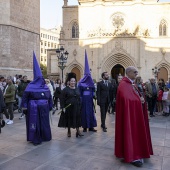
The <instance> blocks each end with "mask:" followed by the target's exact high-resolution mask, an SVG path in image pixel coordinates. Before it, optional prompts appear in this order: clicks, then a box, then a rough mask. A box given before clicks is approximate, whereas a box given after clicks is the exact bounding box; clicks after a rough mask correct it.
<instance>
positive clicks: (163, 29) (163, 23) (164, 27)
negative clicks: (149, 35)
mask: <svg viewBox="0 0 170 170" xmlns="http://www.w3.org/2000/svg"><path fill="white" fill-rule="evenodd" d="M166 35H167V23H166V21H165V20H161V22H160V24H159V36H166Z"/></svg>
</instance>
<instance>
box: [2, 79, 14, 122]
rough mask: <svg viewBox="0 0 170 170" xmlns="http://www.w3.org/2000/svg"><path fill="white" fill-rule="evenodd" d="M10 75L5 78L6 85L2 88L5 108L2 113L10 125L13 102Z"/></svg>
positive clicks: (12, 116) (12, 115) (12, 86)
mask: <svg viewBox="0 0 170 170" xmlns="http://www.w3.org/2000/svg"><path fill="white" fill-rule="evenodd" d="M12 80H13V79H12V77H8V78H7V86H6V87H5V90H4V98H5V104H6V107H5V110H4V114H5V116H6V120H5V122H6V124H7V125H10V124H13V118H14V114H13V103H14V102H15V86H14V84H13V82H12Z"/></svg>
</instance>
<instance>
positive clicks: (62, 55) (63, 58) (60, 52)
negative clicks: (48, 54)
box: [56, 46, 69, 83]
mask: <svg viewBox="0 0 170 170" xmlns="http://www.w3.org/2000/svg"><path fill="white" fill-rule="evenodd" d="M56 53H57V58H58V67H59V68H60V69H61V71H62V83H63V70H64V68H65V67H66V63H67V58H68V54H69V53H68V52H67V51H65V52H64V48H63V46H61V47H60V49H57V50H56Z"/></svg>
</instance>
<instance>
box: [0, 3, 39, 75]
mask: <svg viewBox="0 0 170 170" xmlns="http://www.w3.org/2000/svg"><path fill="white" fill-rule="evenodd" d="M39 34H40V0H14V1H11V0H1V1H0V75H4V76H8V75H11V76H14V75H15V74H22V75H28V77H29V78H32V56H33V50H34V51H35V53H36V56H37V59H38V60H39V53H40V43H39V42H40V35H39Z"/></svg>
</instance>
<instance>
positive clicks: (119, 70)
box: [111, 64, 125, 81]
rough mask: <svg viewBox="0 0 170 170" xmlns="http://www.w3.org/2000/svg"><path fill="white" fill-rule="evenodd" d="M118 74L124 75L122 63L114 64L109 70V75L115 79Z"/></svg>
mask: <svg viewBox="0 0 170 170" xmlns="http://www.w3.org/2000/svg"><path fill="white" fill-rule="evenodd" d="M119 74H121V75H122V76H124V75H125V69H124V67H123V66H122V65H120V64H116V65H115V66H114V67H113V68H112V70H111V77H112V78H113V79H115V80H116V81H117V77H118V75H119Z"/></svg>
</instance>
